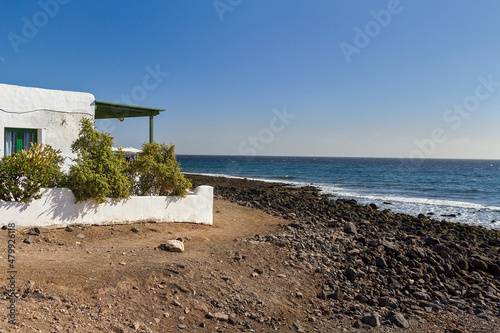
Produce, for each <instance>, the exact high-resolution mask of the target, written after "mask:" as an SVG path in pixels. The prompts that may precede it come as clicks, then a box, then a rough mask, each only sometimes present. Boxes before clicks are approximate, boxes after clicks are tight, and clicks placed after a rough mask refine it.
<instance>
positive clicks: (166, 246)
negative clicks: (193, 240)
mask: <svg viewBox="0 0 500 333" xmlns="http://www.w3.org/2000/svg"><path fill="white" fill-rule="evenodd" d="M158 248H159V249H160V250H164V251H169V252H184V243H183V242H182V241H179V240H177V239H171V240H168V241H166V242H165V243H163V244H160V246H158Z"/></svg>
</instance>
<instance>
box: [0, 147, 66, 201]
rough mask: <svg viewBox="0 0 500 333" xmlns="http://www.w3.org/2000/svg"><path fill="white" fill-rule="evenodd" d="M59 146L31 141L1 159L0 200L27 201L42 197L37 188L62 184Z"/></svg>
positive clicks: (61, 161)
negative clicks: (24, 147) (23, 147)
mask: <svg viewBox="0 0 500 333" xmlns="http://www.w3.org/2000/svg"><path fill="white" fill-rule="evenodd" d="M63 160H64V159H63V158H62V156H61V151H60V150H55V149H53V148H52V147H51V146H49V145H42V144H37V143H32V144H31V147H30V148H29V149H27V150H22V151H19V152H17V153H15V154H13V155H11V156H5V157H3V158H2V159H1V160H0V179H1V180H2V182H1V183H0V200H4V201H21V202H29V201H30V200H31V199H39V198H40V197H41V194H40V193H39V192H40V189H41V188H46V187H57V186H64V181H65V179H64V174H63V172H62V171H61V165H62V163H63Z"/></svg>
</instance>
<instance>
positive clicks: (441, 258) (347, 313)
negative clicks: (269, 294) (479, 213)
mask: <svg viewBox="0 0 500 333" xmlns="http://www.w3.org/2000/svg"><path fill="white" fill-rule="evenodd" d="M190 176H192V177H193V185H194V186H197V185H203V184H207V185H212V186H214V187H215V191H214V193H215V196H216V197H219V198H224V199H226V200H229V201H232V202H236V203H238V204H240V205H243V206H247V207H253V208H257V209H261V210H263V211H265V212H267V213H268V214H270V215H274V216H277V217H280V218H283V219H287V220H289V221H290V222H289V223H284V224H283V225H282V226H281V231H278V232H277V233H276V234H275V235H268V236H262V235H259V236H257V235H256V236H254V237H252V239H251V240H252V241H255V242H268V243H272V244H276V245H277V246H279V247H281V248H284V249H288V250H289V252H290V262H289V264H290V266H292V267H298V266H299V263H301V264H305V265H306V266H308V267H310V268H311V269H312V270H314V271H315V272H316V273H318V274H322V276H323V277H324V281H323V282H322V283H321V284H320V285H318V286H317V289H316V293H317V296H318V299H314V300H311V304H313V305H314V307H315V308H316V309H317V310H318V311H321V312H322V313H323V314H325V315H331V314H336V315H339V316H344V318H345V317H349V318H350V319H353V320H354V327H359V328H371V327H376V326H379V325H385V324H388V325H395V326H398V327H401V328H407V327H408V325H409V322H408V319H417V320H418V318H421V316H422V314H423V313H425V312H444V311H452V312H454V313H457V314H460V313H473V314H476V315H480V316H482V315H481V313H484V314H485V315H484V316H485V319H487V317H486V316H489V317H493V316H497V315H498V314H500V307H499V306H498V304H500V260H499V259H498V256H499V254H500V241H498V239H500V231H495V230H488V229H484V228H480V227H471V226H467V225H463V224H458V223H450V222H447V221H444V220H443V221H436V220H433V219H432V218H431V217H425V216H421V217H420V218H418V217H415V216H410V215H405V214H392V213H391V212H390V211H388V210H384V211H380V210H378V209H375V208H374V207H373V206H369V205H359V204H358V203H357V202H356V201H355V200H346V199H337V200H332V199H330V198H329V197H325V196H322V195H321V194H320V193H319V190H317V189H314V188H313V187H307V188H298V187H294V186H287V185H284V184H273V183H264V182H255V181H244V180H238V179H227V178H219V177H205V176H195V175H190ZM355 222H356V223H355ZM234 258H235V259H234V260H236V261H238V260H241V259H242V258H240V257H239V256H236V255H235V256H234ZM255 274H257V275H258V273H255ZM261 274H262V273H261ZM303 294H304V295H303V297H304V299H306V298H307V296H305V295H306V293H305V292H304V293H303ZM294 295H297V294H295V293H294ZM298 299H300V297H298ZM390 311H394V312H390ZM375 312H379V313H381V314H383V317H382V318H381V317H380V315H378V314H374V313H375ZM403 313H404V315H403ZM314 317H315V318H317V316H316V315H314ZM489 317H488V318H489ZM249 318H252V316H250V317H249ZM255 318H258V316H257V315H256V316H255ZM310 318H313V316H312V313H311V316H310Z"/></svg>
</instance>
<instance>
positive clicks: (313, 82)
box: [0, 0, 500, 159]
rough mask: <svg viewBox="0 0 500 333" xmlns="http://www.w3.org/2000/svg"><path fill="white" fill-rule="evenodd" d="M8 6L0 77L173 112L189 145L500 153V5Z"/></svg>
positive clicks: (158, 132)
mask: <svg viewBox="0 0 500 333" xmlns="http://www.w3.org/2000/svg"><path fill="white" fill-rule="evenodd" d="M2 5H3V6H2V10H1V12H0V17H1V20H2V24H1V26H0V82H2V83H8V84H15V85H22V86H33V87H41V88H50V89H60V90H73V91H83V92H90V93H92V94H94V96H95V97H96V99H97V100H101V101H107V102H118V103H124V104H134V105H141V106H148V107H155V108H163V109H166V110H167V111H165V112H163V113H161V114H160V115H159V116H158V117H156V118H155V139H156V141H160V142H166V143H168V144H170V143H173V144H175V145H176V147H177V149H176V150H177V153H178V154H227V155H238V154H258V155H304V156H370V157H371V156H374V157H432V158H490V159H500V2H499V1H495V0H484V1H465V0H464V1H456V0H442V1H418V0H413V1H410V0H400V1H395V0H390V1H368V0H366V1H348V0H339V1H333V0H273V1H271V0H216V1H213V0H163V1H157V0H154V1H153V0H143V1H131V0H119V1H118V0H109V1H92V0H89V1H76V0H41V1H4V2H3V3H2ZM98 127H99V128H101V129H104V130H106V131H108V132H110V133H111V135H113V136H114V137H115V141H116V143H117V144H118V145H122V146H135V147H139V146H140V145H141V144H142V143H143V142H144V141H146V140H147V139H148V120H147V119H146V118H144V119H141V118H139V119H137V118H136V119H126V120H125V121H124V122H122V123H120V122H119V121H98Z"/></svg>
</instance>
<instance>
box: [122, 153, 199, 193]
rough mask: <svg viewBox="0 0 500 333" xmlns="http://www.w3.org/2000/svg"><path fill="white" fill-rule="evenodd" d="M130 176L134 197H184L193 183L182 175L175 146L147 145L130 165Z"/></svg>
mask: <svg viewBox="0 0 500 333" xmlns="http://www.w3.org/2000/svg"><path fill="white" fill-rule="evenodd" d="M128 176H129V178H130V180H131V182H132V187H131V193H132V194H133V195H140V196H144V195H176V196H182V197H184V196H185V195H186V189H188V188H190V187H191V186H192V185H191V182H190V181H189V180H188V179H186V178H185V177H184V175H183V174H182V173H181V168H180V165H179V163H178V162H177V159H176V157H175V146H174V145H171V146H168V145H166V144H164V143H163V144H158V143H145V144H143V145H142V152H141V153H139V155H138V156H137V158H136V159H135V160H134V161H133V162H131V163H129V168H128Z"/></svg>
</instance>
